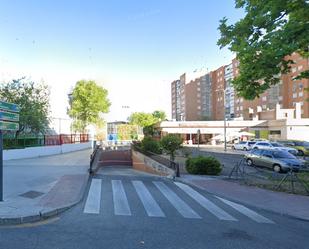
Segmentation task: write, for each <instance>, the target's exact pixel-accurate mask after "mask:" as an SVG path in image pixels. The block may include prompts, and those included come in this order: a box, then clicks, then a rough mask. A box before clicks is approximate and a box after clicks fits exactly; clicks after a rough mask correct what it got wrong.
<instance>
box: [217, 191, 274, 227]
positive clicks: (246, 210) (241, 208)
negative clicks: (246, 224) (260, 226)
mask: <svg viewBox="0 0 309 249" xmlns="http://www.w3.org/2000/svg"><path fill="white" fill-rule="evenodd" d="M216 197H217V198H218V199H219V200H221V201H222V202H224V203H225V204H227V205H229V206H230V207H232V208H234V209H235V210H237V211H238V212H240V213H242V214H243V215H245V216H247V217H249V218H250V219H252V220H254V221H256V222H258V223H271V224H273V223H274V222H273V221H272V220H270V219H267V218H265V217H264V216H262V215H260V214H258V213H256V212H254V211H253V210H251V209H249V208H247V207H245V206H243V205H240V204H238V203H235V202H232V201H228V200H226V199H223V198H220V197H218V196H216Z"/></svg>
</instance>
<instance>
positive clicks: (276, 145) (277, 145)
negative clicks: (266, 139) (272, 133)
mask: <svg viewBox="0 0 309 249" xmlns="http://www.w3.org/2000/svg"><path fill="white" fill-rule="evenodd" d="M271 145H272V146H274V147H283V145H281V144H278V143H271Z"/></svg>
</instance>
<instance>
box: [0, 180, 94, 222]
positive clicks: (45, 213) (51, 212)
mask: <svg viewBox="0 0 309 249" xmlns="http://www.w3.org/2000/svg"><path fill="white" fill-rule="evenodd" d="M89 179H90V177H89V174H87V180H85V183H84V184H83V186H82V188H81V191H80V193H79V194H78V198H77V200H76V201H75V202H72V203H70V204H68V205H65V206H61V207H58V208H43V209H42V210H41V211H40V212H39V213H38V214H34V215H33V214H31V215H28V216H21V217H12V218H9V217H8V218H1V217H0V228H1V226H6V225H21V224H26V223H35V222H39V221H43V220H47V219H50V218H52V217H55V216H57V215H59V214H61V213H63V212H65V211H67V210H69V209H71V208H72V207H74V206H75V205H76V204H78V203H80V202H81V201H82V199H83V198H84V193H85V190H86V187H87V186H88V183H89Z"/></svg>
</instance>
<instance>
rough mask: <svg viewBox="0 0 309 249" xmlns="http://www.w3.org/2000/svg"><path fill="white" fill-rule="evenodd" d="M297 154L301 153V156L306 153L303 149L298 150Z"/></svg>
mask: <svg viewBox="0 0 309 249" xmlns="http://www.w3.org/2000/svg"><path fill="white" fill-rule="evenodd" d="M297 155H299V156H304V155H305V153H304V152H303V151H302V150H298V152H297Z"/></svg>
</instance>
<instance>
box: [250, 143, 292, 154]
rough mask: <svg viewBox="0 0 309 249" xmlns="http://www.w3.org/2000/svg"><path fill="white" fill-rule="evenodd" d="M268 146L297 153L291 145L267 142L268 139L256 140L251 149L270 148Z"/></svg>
mask: <svg viewBox="0 0 309 249" xmlns="http://www.w3.org/2000/svg"><path fill="white" fill-rule="evenodd" d="M270 148H277V149H279V150H284V151H287V152H289V153H291V154H293V155H294V156H296V155H297V150H296V149H294V148H292V147H287V146H283V145H282V144H280V143H277V142H268V141H263V142H256V143H255V144H254V146H253V149H270Z"/></svg>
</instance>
